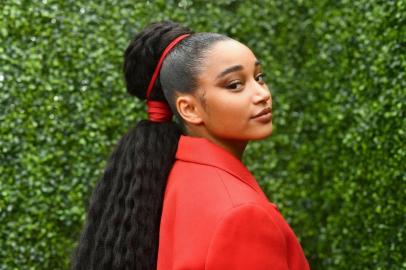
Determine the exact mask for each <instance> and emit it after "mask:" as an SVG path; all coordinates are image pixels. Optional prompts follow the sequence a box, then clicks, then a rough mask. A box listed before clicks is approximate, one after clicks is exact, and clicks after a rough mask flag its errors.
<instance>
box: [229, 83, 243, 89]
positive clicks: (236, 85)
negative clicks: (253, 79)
mask: <svg viewBox="0 0 406 270" xmlns="http://www.w3.org/2000/svg"><path fill="white" fill-rule="evenodd" d="M241 86H242V83H241V82H238V81H236V82H231V83H229V84H228V85H227V86H226V87H227V88H228V89H234V90H236V89H240V88H241Z"/></svg>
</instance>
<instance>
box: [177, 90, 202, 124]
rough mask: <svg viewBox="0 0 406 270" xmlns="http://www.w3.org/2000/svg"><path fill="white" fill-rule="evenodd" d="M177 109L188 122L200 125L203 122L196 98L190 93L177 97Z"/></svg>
mask: <svg viewBox="0 0 406 270" xmlns="http://www.w3.org/2000/svg"><path fill="white" fill-rule="evenodd" d="M176 109H177V110H178V113H179V114H180V116H181V117H182V118H183V120H184V121H185V122H186V123H190V124H194V125H198V124H200V123H202V122H203V119H202V117H201V112H200V109H199V107H198V106H197V102H196V99H195V98H194V97H193V96H190V95H182V96H179V97H177V99H176Z"/></svg>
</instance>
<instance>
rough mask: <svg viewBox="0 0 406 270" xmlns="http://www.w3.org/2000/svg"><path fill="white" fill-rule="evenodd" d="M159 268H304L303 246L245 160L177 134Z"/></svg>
mask: <svg viewBox="0 0 406 270" xmlns="http://www.w3.org/2000/svg"><path fill="white" fill-rule="evenodd" d="M157 269H158V270H200V269H201V270H203V269H205V270H215V269H216V270H217V269H218V270H227V269H233V270H239V269H241V270H242V269H244V270H271V269H272V270H288V269H289V270H299V269H300V270H302V269H303V270H306V269H309V265H308V263H307V260H306V258H305V256H304V253H303V251H302V248H301V246H300V244H299V242H298V240H297V238H296V236H295V234H294V233H293V231H292V230H291V228H290V227H289V225H288V224H287V223H286V221H285V220H284V219H283V217H282V216H281V214H280V213H279V211H278V209H277V207H276V206H275V205H274V204H273V203H271V202H269V200H268V199H267V197H266V195H265V194H264V193H263V191H262V190H261V188H260V186H259V185H258V183H257V181H256V180H255V178H254V177H253V176H252V174H251V173H250V172H249V170H248V169H247V168H246V167H245V166H244V164H243V163H242V162H241V161H240V160H238V159H237V158H236V157H234V156H233V155H232V154H231V153H229V152H228V151H226V150H225V149H223V148H222V147H220V146H218V145H216V144H214V143H212V142H211V141H209V140H208V139H206V138H197V137H191V136H185V135H181V137H180V140H179V144H178V149H177V152H176V161H175V163H174V165H173V167H172V170H171V172H170V174H169V177H168V183H167V186H166V190H165V197H164V203H163V210H162V216H161V224H160V237H159V249H158V266H157Z"/></svg>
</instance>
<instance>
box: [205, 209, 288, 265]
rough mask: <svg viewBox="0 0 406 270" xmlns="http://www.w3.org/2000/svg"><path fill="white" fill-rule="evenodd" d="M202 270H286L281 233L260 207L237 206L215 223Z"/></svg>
mask: <svg viewBox="0 0 406 270" xmlns="http://www.w3.org/2000/svg"><path fill="white" fill-rule="evenodd" d="M205 269H206V270H224V269H233V270H240V269H241V270H242V269H244V270H246V269H252V270H269V269H273V270H288V269H289V268H288V266H287V260H286V243H285V240H284V237H283V235H282V232H281V230H280V229H279V228H278V227H277V225H276V224H275V223H274V221H273V220H272V218H271V216H270V215H269V213H267V212H266V210H265V209H264V208H263V207H261V206H259V205H256V204H244V205H241V206H237V207H235V208H233V209H231V210H229V211H228V212H227V213H226V214H225V215H224V216H223V218H222V219H221V220H220V222H219V223H218V225H217V227H216V229H215V232H214V234H213V236H212V239H211V241H210V244H209V249H208V253H207V258H206V268H205Z"/></svg>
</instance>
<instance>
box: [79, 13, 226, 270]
mask: <svg viewBox="0 0 406 270" xmlns="http://www.w3.org/2000/svg"><path fill="white" fill-rule="evenodd" d="M182 34H191V35H190V36H188V37H187V38H185V39H183V40H182V41H181V42H180V43H178V44H177V45H176V46H175V47H174V48H173V49H172V50H171V52H170V53H169V54H168V55H167V57H166V58H165V61H164V63H163V65H162V68H161V72H160V75H159V76H158V79H157V81H156V83H155V85H154V87H153V89H152V93H151V96H150V98H151V99H152V100H161V101H166V102H168V104H169V106H170V108H171V110H172V112H173V113H174V115H175V117H176V119H177V120H178V122H179V124H178V123H176V122H174V121H171V122H152V121H149V120H141V121H140V122H138V123H137V124H136V125H135V126H134V127H132V128H131V129H130V130H129V131H128V132H127V133H126V134H125V135H124V136H123V137H122V138H121V139H120V140H119V141H118V143H117V144H116V146H115V148H114V150H113V151H112V153H111V155H110V156H109V158H108V161H107V165H106V168H105V169H104V173H103V175H102V177H101V178H100V179H99V181H98V182H97V184H96V186H95V188H94V189H93V193H92V196H91V198H90V202H89V207H88V210H87V216H86V222H85V225H84V227H83V230H82V232H81V235H80V239H78V245H77V247H76V249H75V251H74V252H73V253H72V258H71V269H72V270H78V269H83V270H84V269H86V270H96V269H97V270H103V269H105V270H107V269H109V270H119V269H123V270H124V269H125V270H130V269H131V270H135V269H143V270H146V269H156V267H157V256H158V243H159V228H160V219H161V214H162V206H163V199H164V198H163V197H164V192H165V187H166V183H167V177H168V175H169V172H170V170H171V168H172V166H173V163H174V161H175V153H176V150H177V146H178V141H179V137H180V135H181V134H182V133H183V134H184V131H183V130H184V124H183V121H182V118H181V117H180V115H179V114H178V112H177V110H176V105H175V91H177V92H180V93H194V92H195V90H196V89H197V87H198V85H197V77H198V75H199V74H200V72H202V69H201V66H202V61H203V60H204V57H205V55H206V53H207V52H209V51H210V48H211V47H212V45H213V44H214V43H215V42H217V41H221V40H225V39H229V38H228V37H227V36H224V35H221V34H217V33H194V32H193V31H191V30H190V29H189V28H187V27H184V26H182V25H179V24H177V23H174V22H170V21H163V22H156V23H152V24H150V25H148V26H147V27H146V28H144V29H143V30H142V31H141V32H140V33H138V34H136V35H135V37H134V38H133V40H132V41H131V42H130V44H129V45H128V47H127V49H126V50H125V53H124V65H123V72H124V79H125V83H126V88H127V92H128V93H129V94H130V95H133V96H136V97H137V98H139V99H140V100H145V98H146V89H147V86H148V83H149V81H150V79H151V76H152V74H153V72H154V69H155V66H156V65H157V63H158V61H159V58H160V56H161V53H162V52H163V50H164V49H165V47H166V46H167V45H168V44H169V43H170V42H171V41H172V40H173V39H175V38H176V37H178V36H179V35H182Z"/></svg>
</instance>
